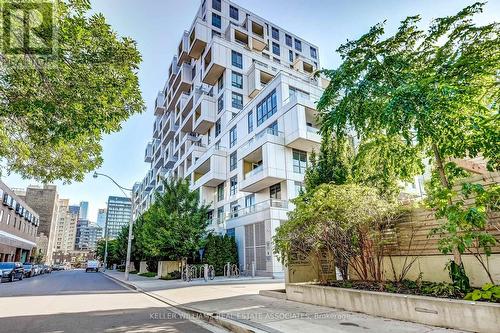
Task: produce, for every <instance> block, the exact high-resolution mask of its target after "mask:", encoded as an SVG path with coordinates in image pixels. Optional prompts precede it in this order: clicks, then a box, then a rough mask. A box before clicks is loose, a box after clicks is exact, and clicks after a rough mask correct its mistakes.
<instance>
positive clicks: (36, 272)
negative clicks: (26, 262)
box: [33, 265, 41, 275]
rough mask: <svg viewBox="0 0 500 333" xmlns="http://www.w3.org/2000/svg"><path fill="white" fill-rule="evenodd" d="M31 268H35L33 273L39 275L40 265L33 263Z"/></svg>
mask: <svg viewBox="0 0 500 333" xmlns="http://www.w3.org/2000/svg"><path fill="white" fill-rule="evenodd" d="M33 269H34V270H35V275H40V274H41V272H40V265H33Z"/></svg>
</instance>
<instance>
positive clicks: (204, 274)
mask: <svg viewBox="0 0 500 333" xmlns="http://www.w3.org/2000/svg"><path fill="white" fill-rule="evenodd" d="M204 268H205V271H204V272H203V277H204V278H205V282H207V281H208V264H205V265H204Z"/></svg>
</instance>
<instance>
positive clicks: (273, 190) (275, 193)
mask: <svg viewBox="0 0 500 333" xmlns="http://www.w3.org/2000/svg"><path fill="white" fill-rule="evenodd" d="M269 198H271V199H281V184H280V183H278V184H274V185H273V186H271V187H269Z"/></svg>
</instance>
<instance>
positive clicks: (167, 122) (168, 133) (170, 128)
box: [162, 113, 179, 144]
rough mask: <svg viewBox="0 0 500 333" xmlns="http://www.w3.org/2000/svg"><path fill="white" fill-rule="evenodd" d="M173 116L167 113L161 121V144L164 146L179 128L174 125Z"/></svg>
mask: <svg viewBox="0 0 500 333" xmlns="http://www.w3.org/2000/svg"><path fill="white" fill-rule="evenodd" d="M174 118H175V115H174V114H173V113H168V114H167V115H166V116H165V119H164V120H163V123H164V126H163V129H162V133H163V137H162V144H166V143H167V142H168V140H171V139H172V138H173V137H174V135H175V132H176V131H177V129H178V128H179V126H177V125H175V119H174Z"/></svg>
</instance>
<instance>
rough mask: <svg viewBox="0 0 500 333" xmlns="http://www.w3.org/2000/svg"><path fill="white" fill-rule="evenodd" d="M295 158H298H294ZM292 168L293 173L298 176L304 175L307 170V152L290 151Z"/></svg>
mask: <svg viewBox="0 0 500 333" xmlns="http://www.w3.org/2000/svg"><path fill="white" fill-rule="evenodd" d="M296 156H297V157H298V158H296ZM292 166H293V172H294V173H298V174H301V175H303V174H305V172H306V169H307V152H305V151H303V150H299V149H293V150H292Z"/></svg>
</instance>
